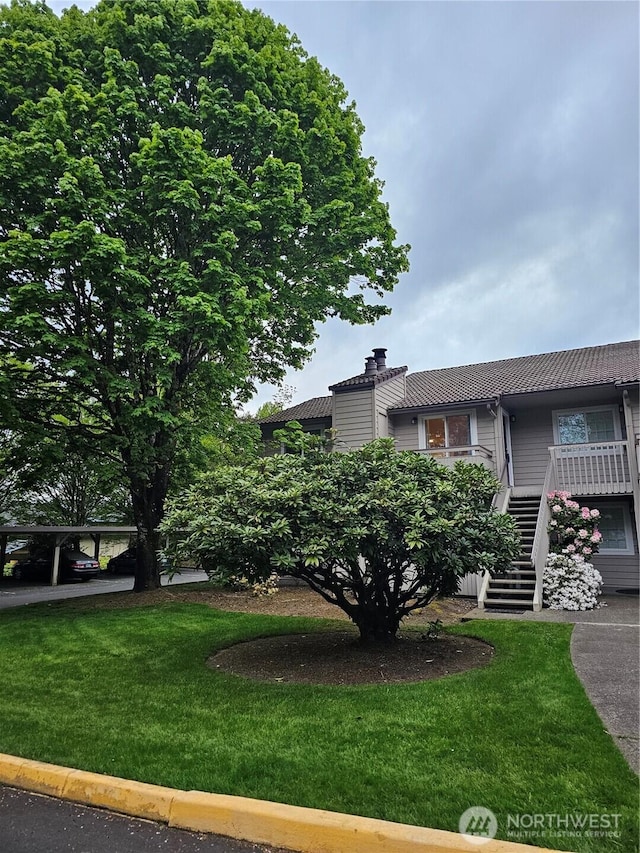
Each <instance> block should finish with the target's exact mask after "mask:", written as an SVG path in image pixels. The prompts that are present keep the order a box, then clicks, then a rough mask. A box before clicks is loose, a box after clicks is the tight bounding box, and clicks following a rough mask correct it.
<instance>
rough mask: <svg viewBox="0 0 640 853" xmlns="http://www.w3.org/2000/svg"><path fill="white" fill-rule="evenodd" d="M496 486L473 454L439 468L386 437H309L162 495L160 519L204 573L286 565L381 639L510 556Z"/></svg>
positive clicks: (509, 522)
mask: <svg viewBox="0 0 640 853" xmlns="http://www.w3.org/2000/svg"><path fill="white" fill-rule="evenodd" d="M499 488H500V483H499V482H498V480H497V479H496V478H495V477H494V476H493V474H491V473H490V472H489V471H488V470H487V469H486V468H485V467H483V466H482V465H472V464H468V463H466V462H462V461H461V462H457V463H456V465H455V466H454V467H453V468H448V467H446V466H444V465H440V464H438V463H437V462H436V461H435V460H433V459H432V458H431V457H427V456H423V455H421V454H418V453H413V452H412V451H404V452H401V453H397V452H396V451H395V449H394V446H393V440H392V439H378V440H377V441H374V442H371V443H370V444H367V445H365V446H364V447H363V448H361V449H360V450H355V451H351V452H348V453H324V452H322V451H321V450H314V449H313V447H312V446H311V445H309V447H308V448H307V451H306V453H305V454H304V455H303V454H287V455H282V456H272V457H268V458H266V459H263V460H261V461H258V462H255V463H253V464H252V465H246V466H244V467H241V468H240V467H236V468H233V467H230V468H220V469H218V470H217V471H214V472H212V473H211V474H209V475H207V476H204V477H202V478H201V480H200V481H199V482H198V483H196V484H195V485H194V486H192V487H191V488H190V489H189V490H188V491H186V492H185V493H184V494H183V495H181V496H180V497H178V498H175V499H173V500H172V508H171V510H170V511H169V513H168V514H167V516H166V517H165V519H164V522H163V527H164V530H165V532H166V533H167V534H168V535H169V536H170V539H171V540H172V542H173V550H174V553H175V554H176V556H177V557H178V558H180V557H182V556H184V555H188V556H189V557H190V558H191V559H193V558H194V557H195V558H196V559H197V560H198V562H199V564H200V565H201V566H202V567H203V568H204V569H205V570H206V571H207V572H208V573H209V574H210V576H211V577H212V578H213V579H218V580H222V581H224V580H228V579H229V578H230V577H231V576H234V575H243V576H245V577H246V578H247V579H248V580H250V581H252V582H260V581H264V580H266V579H267V578H268V577H269V575H270V574H271V573H272V572H274V571H275V572H278V573H279V574H288V575H292V576H293V577H295V578H299V579H300V580H303V581H305V582H306V583H307V584H308V585H309V586H310V587H311V588H312V589H314V590H316V592H318V593H319V594H320V595H321V596H322V597H323V598H325V599H326V600H327V601H329V602H330V603H331V604H335V605H337V606H338V607H340V608H341V609H342V610H344V611H345V613H347V614H348V616H349V617H350V618H351V619H352V620H353V622H354V623H355V624H356V625H357V626H358V629H359V631H360V637H361V639H362V640H363V641H364V642H372V641H382V642H388V641H390V640H392V639H393V638H394V637H395V636H396V632H397V630H398V627H399V625H400V622H401V621H402V619H403V618H404V617H405V616H406V615H407V614H409V613H410V612H411V611H412V610H415V609H416V608H417V607H423V606H424V605H426V604H428V603H429V602H430V601H431V600H433V599H434V598H435V597H436V596H438V595H450V594H451V593H453V592H455V591H456V590H457V588H458V582H459V580H460V578H462V577H463V576H464V575H465V574H467V573H468V572H476V571H484V570H489V571H492V572H493V571H499V570H500V569H504V568H505V567H506V566H508V565H509V564H510V562H511V560H513V559H514V558H515V556H516V555H517V553H518V549H519V536H518V533H517V531H516V528H515V525H514V522H513V519H512V518H511V517H510V516H509V515H506V514H504V513H497V512H495V511H493V510H492V509H491V501H492V498H493V496H494V494H495V493H496V491H497V490H498V489H499Z"/></svg>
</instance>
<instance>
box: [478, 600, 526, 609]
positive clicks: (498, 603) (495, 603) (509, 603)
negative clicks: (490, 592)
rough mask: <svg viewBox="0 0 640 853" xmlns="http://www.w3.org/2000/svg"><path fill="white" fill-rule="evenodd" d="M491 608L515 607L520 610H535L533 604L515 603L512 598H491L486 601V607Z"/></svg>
mask: <svg viewBox="0 0 640 853" xmlns="http://www.w3.org/2000/svg"><path fill="white" fill-rule="evenodd" d="M487 605H489V607H505V608H507V607H513V608H515V609H518V610H533V602H529V601H515V600H514V599H511V598H491V599H487V600H486V601H485V606H487Z"/></svg>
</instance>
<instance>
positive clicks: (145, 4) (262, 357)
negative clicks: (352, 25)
mask: <svg viewBox="0 0 640 853" xmlns="http://www.w3.org/2000/svg"><path fill="white" fill-rule="evenodd" d="M362 131H363V128H362V125H361V123H360V121H359V119H358V117H357V115H356V112H355V109H354V105H353V104H350V103H348V101H347V95H346V92H345V89H344V87H343V85H342V83H341V82H340V80H338V79H337V78H336V77H335V76H333V75H332V74H330V73H329V72H328V71H327V70H326V69H324V68H322V67H321V65H320V64H319V63H318V62H317V61H316V60H315V59H313V58H309V57H308V56H307V55H306V54H305V52H304V51H303V50H302V48H301V46H300V44H299V43H298V41H297V39H296V38H295V37H293V36H291V35H290V34H289V32H288V31H287V30H286V29H285V28H284V27H282V26H279V25H277V24H275V23H274V22H273V21H272V20H271V19H269V18H268V17H265V16H264V15H263V14H262V13H260V12H258V11H249V10H247V9H245V8H244V7H243V6H242V5H241V4H240V3H236V2H209V1H208V0H102V2H100V3H99V4H98V5H97V7H96V8H95V9H93V10H92V11H90V12H87V13H83V12H81V11H79V10H78V9H77V8H72V9H70V10H69V11H67V12H65V13H63V14H62V16H61V17H60V18H58V17H57V16H56V15H54V14H53V13H52V12H51V11H50V10H49V9H48V8H47V7H46V6H45V5H44V4H42V3H29V2H25V0H19V2H13V3H12V5H11V6H10V7H1V8H0V281H1V284H0V288H1V289H0V364H2V365H3V366H4V367H3V370H4V373H5V375H4V377H3V379H4V387H6V389H7V394H8V396H9V398H10V400H9V402H10V403H11V406H12V409H11V411H12V412H13V417H14V425H15V421H16V420H17V421H20V422H22V423H28V422H32V423H39V424H45V425H47V427H48V428H49V429H50V430H51V432H52V434H53V431H54V430H65V432H66V433H68V434H70V435H72V436H73V442H74V446H79V447H82V446H84V447H91V448H92V449H93V452H101V451H104V452H107V453H110V454H113V453H117V454H118V455H119V456H120V458H121V460H122V463H123V466H124V470H125V472H126V477H127V480H128V482H129V485H130V490H131V497H132V504H133V511H134V516H135V521H136V524H137V527H138V535H139V541H140V543H141V547H140V548H139V549H138V551H139V553H140V555H141V557H140V565H139V567H138V572H137V574H136V579H135V588H136V589H143V588H146V587H148V586H155V585H157V584H158V583H159V576H158V564H157V560H156V559H155V553H156V551H157V548H158V544H159V543H158V537H157V534H156V532H155V531H156V528H157V526H158V524H159V522H160V520H161V518H162V515H163V508H164V503H165V498H166V494H167V491H168V489H169V485H170V481H171V476H172V470H173V466H174V462H175V459H176V449H177V447H178V445H179V443H180V442H182V444H183V446H185V445H188V444H189V442H190V441H191V440H195V439H196V437H197V435H198V434H199V431H200V430H201V419H200V417H199V415H200V412H201V411H202V412H204V413H206V414H210V413H211V412H212V411H214V412H215V411H222V410H223V409H224V408H225V407H229V406H230V404H231V402H232V400H233V399H234V398H236V399H238V400H242V399H246V398H247V397H248V395H249V394H250V392H251V390H252V387H253V383H254V382H255V381H279V380H280V379H281V378H282V376H283V374H284V370H285V368H286V367H287V366H295V367H299V366H301V365H302V363H303V361H304V360H305V358H306V357H307V355H308V352H309V347H310V344H311V342H312V341H313V338H314V334H315V332H314V324H315V323H316V322H317V321H321V320H323V319H324V318H326V317H329V316H337V317H340V318H342V319H344V320H346V321H348V322H350V323H366V322H371V321H373V320H375V319H376V318H377V317H379V316H381V315H382V314H384V313H385V312H386V309H385V308H384V306H383V305H381V304H379V302H375V300H374V302H375V304H369V303H368V302H367V299H366V295H367V293H370V294H375V295H376V296H378V297H380V296H382V295H383V294H384V292H385V291H389V290H391V289H392V288H393V286H394V284H395V283H396V281H397V277H398V274H399V273H400V272H401V271H402V270H404V269H406V267H407V260H406V254H407V251H406V250H407V247H405V246H400V245H397V244H396V243H395V232H394V230H393V228H392V227H391V224H390V221H389V214H388V210H387V207H386V205H385V204H384V203H383V202H382V200H381V184H380V182H379V180H377V179H376V177H375V174H374V166H375V164H374V162H373V161H372V160H371V159H369V158H366V157H364V156H363V155H362V151H361V141H360V140H361V134H362ZM10 408H11V407H10ZM202 420H204V421H207V418H203V419H202ZM205 431H206V430H205ZM191 436H193V439H192V438H191Z"/></svg>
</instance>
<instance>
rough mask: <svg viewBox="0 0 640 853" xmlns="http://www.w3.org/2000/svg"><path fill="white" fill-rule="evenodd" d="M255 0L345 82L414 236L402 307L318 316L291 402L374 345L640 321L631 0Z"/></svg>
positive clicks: (580, 339) (540, 345) (411, 347)
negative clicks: (378, 315) (358, 321)
mask: <svg viewBox="0 0 640 853" xmlns="http://www.w3.org/2000/svg"><path fill="white" fill-rule="evenodd" d="M53 5H54V8H57V9H59V8H61V7H62V6H63V5H65V6H66V5H68V4H67V3H62V2H60V3H54V4H53ZM82 5H83V6H85V8H86V7H87V6H88V5H89V3H88V2H83V3H82ZM245 5H247V6H251V7H254V6H255V7H258V8H260V9H262V10H263V11H264V12H266V13H267V14H268V15H270V16H271V17H273V18H274V19H275V20H277V21H279V22H280V23H283V24H285V25H286V26H287V27H288V28H289V29H290V30H291V31H292V32H295V33H296V34H297V35H298V36H299V38H300V41H301V42H302V45H303V46H304V48H305V49H306V51H307V52H308V53H310V54H312V55H314V56H317V57H318V58H319V60H320V61H321V63H322V64H323V65H325V66H326V67H328V68H329V69H330V70H331V71H332V72H333V73H334V74H337V75H338V76H339V77H340V78H341V79H342V80H343V82H344V83H345V86H346V88H347V89H348V91H349V95H350V97H351V98H352V99H353V100H355V101H356V104H357V107H358V113H359V115H360V118H361V119H362V120H363V122H364V124H365V126H366V129H367V130H366V134H365V137H364V140H363V146H364V152H365V153H366V154H367V155H372V156H374V157H375V159H376V160H377V162H378V170H377V174H378V176H379V177H380V178H382V179H383V180H384V181H385V199H386V201H388V203H389V207H390V211H391V218H392V222H393V224H394V226H395V228H396V229H397V231H398V239H399V241H401V242H403V243H405V242H408V243H410V244H411V245H412V250H411V253H410V261H411V270H410V272H409V273H407V274H405V275H403V276H402V278H401V279H400V282H399V284H398V286H397V288H396V290H395V292H394V293H393V294H392V295H391V296H390V297H388V300H387V301H388V304H389V305H390V306H391V307H392V309H393V310H392V313H391V315H390V316H389V317H386V318H384V319H383V320H381V321H379V322H378V323H377V324H376V326H375V327H371V326H369V327H351V326H348V325H346V324H343V323H339V322H337V321H333V322H328V323H326V324H324V325H321V326H319V328H318V331H319V338H318V341H317V345H316V348H315V353H314V354H313V357H312V358H311V360H310V362H309V364H308V366H307V368H306V369H305V370H304V371H302V372H298V373H291V374H290V375H289V376H288V378H287V380H286V381H287V383H288V384H290V385H293V386H294V387H295V388H296V394H295V397H294V402H300V401H302V400H304V399H307V398H309V397H313V396H319V395H322V394H326V393H328V392H327V386H328V385H329V384H331V383H333V382H336V381H339V380H341V379H344V378H346V377H348V376H351V375H354V374H357V373H360V372H361V371H362V369H363V365H364V358H365V356H366V355H367V354H369V352H370V350H371V348H372V347H374V346H386V347H387V348H388V350H389V353H388V359H389V362H390V363H391V364H392V365H394V366H395V365H402V364H407V365H408V366H409V369H410V370H411V371H414V370H425V369H428V368H435V367H447V366H452V365H457V364H465V363H470V362H477V361H488V360H493V359H498V358H508V357H511V356H518V355H528V354H531V353H538V352H548V351H552V350H558V349H567V348H572V347H580V346H589V345H594V344H602V343H609V342H613V341H620V340H628V339H630V338H636V337H638V334H639V306H638V298H639V297H638V230H639V222H638V207H639V176H638V158H639V146H638V124H639V116H638V79H639V73H640V65H639V47H638V30H639V11H640V6H639V5H638V4H637V3H635V2H609V0H605V1H604V2H598V0H595V1H594V0H590V2H580V0H572V2H553V0H552V2H520V0H509V2H475V1H474V2H457V0H445V1H444V2H400V1H399V0H395V2H373V0H358V1H357V2H353V0H352V2H328V0H325V2H317V0H296V2H281V1H280V0H274V2H271V0H245ZM272 395H273V389H270V388H264V389H261V392H260V394H259V396H258V397H257V398H256V400H255V401H254V404H253V405H252V407H251V408H255V406H256V405H257V404H258V403H259V402H261V401H263V400H265V399H269V398H270V397H271V396H272Z"/></svg>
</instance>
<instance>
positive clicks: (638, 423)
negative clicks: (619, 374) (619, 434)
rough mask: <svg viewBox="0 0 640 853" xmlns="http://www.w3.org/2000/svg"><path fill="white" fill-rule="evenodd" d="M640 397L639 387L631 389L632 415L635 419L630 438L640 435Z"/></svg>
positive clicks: (630, 403)
mask: <svg viewBox="0 0 640 853" xmlns="http://www.w3.org/2000/svg"><path fill="white" fill-rule="evenodd" d="M639 398H640V394H639V392H638V389H637V388H635V389H633V388H631V389H629V405H630V407H631V416H632V419H633V436H629V438H632V437H635V438H637V437H639V436H640V400H639Z"/></svg>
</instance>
